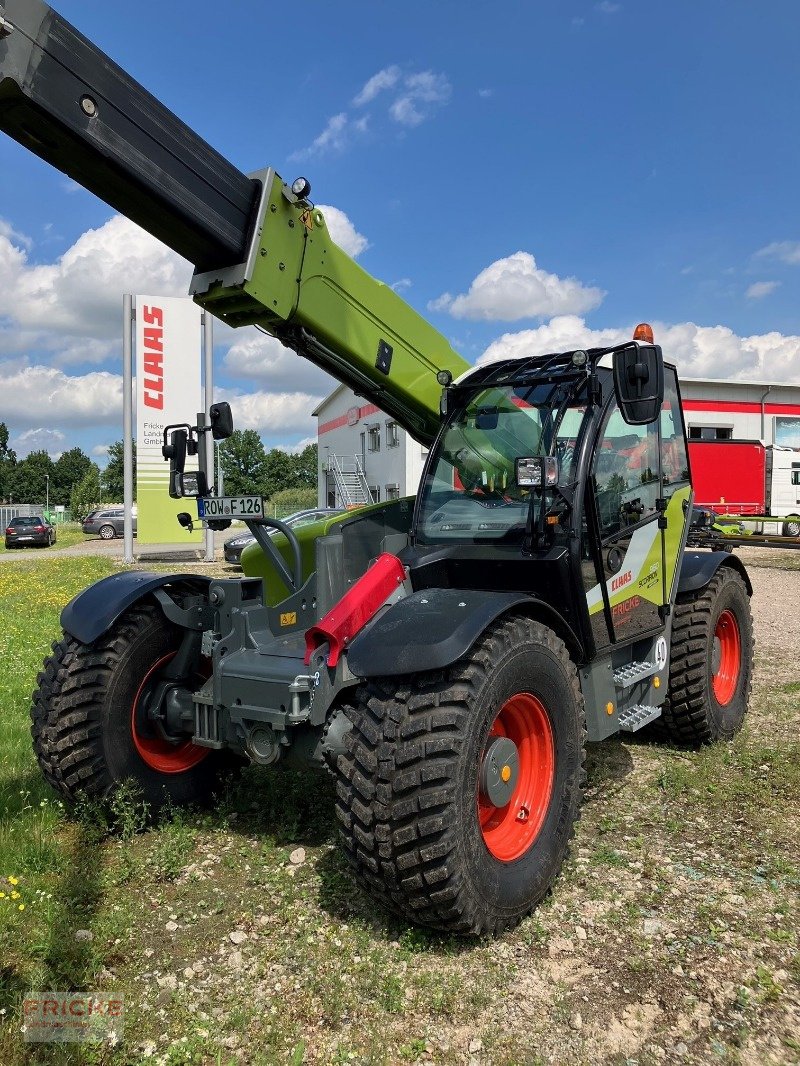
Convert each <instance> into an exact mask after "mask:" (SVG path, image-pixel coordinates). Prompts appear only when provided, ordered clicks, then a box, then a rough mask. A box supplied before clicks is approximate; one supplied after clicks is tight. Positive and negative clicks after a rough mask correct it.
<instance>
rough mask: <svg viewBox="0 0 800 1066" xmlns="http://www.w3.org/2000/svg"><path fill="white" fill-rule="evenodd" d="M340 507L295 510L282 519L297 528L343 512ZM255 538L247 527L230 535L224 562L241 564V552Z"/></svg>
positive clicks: (274, 531) (273, 532)
mask: <svg viewBox="0 0 800 1066" xmlns="http://www.w3.org/2000/svg"><path fill="white" fill-rule="evenodd" d="M343 513H344V512H343V510H342V509H341V508H335V507H320V508H318V509H316V510H309V511H297V512H295V514H290V515H289V516H288V517H287V518H284V519H283V521H284V522H285V523H286V524H287V526H291V528H292V529H297V528H298V527H299V526H308V525H311V523H312V522H319V521H320V520H321V519H323V518H333V516H334V515H337V514H343ZM277 532H278V531H277V529H270V530H268V533H269V535H270V536H273V535H274V534H275V533H277ZM255 539H256V538H255V537H254V536H253V534H252V533H251V532H250V530H249V529H245V530H243V531H242V532H241V533H236V534H235V535H234V536H232V537H228V539H227V540H226V541H225V545H224V551H225V562H226V563H233V565H234V566H241V565H242V552H243V551H244V549H245V548H246V547H247V546H248V545H249V544H252V543H253V541H254V540H255Z"/></svg>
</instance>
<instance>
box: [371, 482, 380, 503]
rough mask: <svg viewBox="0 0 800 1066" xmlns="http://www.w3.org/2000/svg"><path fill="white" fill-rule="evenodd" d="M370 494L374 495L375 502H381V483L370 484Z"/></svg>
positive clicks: (373, 500)
mask: <svg viewBox="0 0 800 1066" xmlns="http://www.w3.org/2000/svg"><path fill="white" fill-rule="evenodd" d="M369 494H370V496H371V497H372V502H373V503H380V502H381V487H380V485H370V487H369Z"/></svg>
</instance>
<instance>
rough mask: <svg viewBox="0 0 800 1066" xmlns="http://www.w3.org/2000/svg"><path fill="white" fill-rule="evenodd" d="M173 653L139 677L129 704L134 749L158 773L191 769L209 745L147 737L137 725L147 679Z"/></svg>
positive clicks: (184, 771) (172, 653)
mask: <svg viewBox="0 0 800 1066" xmlns="http://www.w3.org/2000/svg"><path fill="white" fill-rule="evenodd" d="M174 655H175V652H174V651H171V652H169V654H167V655H164V656H162V657H161V658H160V659H159V660H158V661H157V662H155V663H154V664H153V665H152V666H151V667H150V669H149V670H148V671H147V673H146V674H145V675H144V677H143V678H142V683H141V685H139V688H138V689H137V691H136V695H135V696H134V698H133V706H132V708H131V735H132V736H133V743H134V745H135V746H136V750H137V751H138V753H139V756H140V758H141V759H142V761H143V762H144V763H146V764H147V766H149V767H150V769H151V770H157V771H158V773H160V774H183V773H186V771H187V770H191V769H192V767H194V766H197V764H198V763H200V762H202V761H203V759H205V758H206V756H207V755H208V754H209V749H208V748H201V747H200V746H199V745H197V744H192V742H191V740H185V741H182V742H181V743H180V744H170V743H169V742H168V741H166V740H162V739H161V737H149V736H147V735H146V734H145V733H144V732H143V731H142V730H141V729H140V728H139V722H138V721H137V719H138V718H139V717H141V716H140V714H139V703H140V701H141V699H142V694H143V692H144V691H145V690H146V688H147V686H148V685H149V683H150V682H151V681H152V679H153V677H154V676H155V674H156V673H157V672H158V671H159V670H160V669H161V667H162V666H164V664H165V663H168V662H169V661H170V659H172V658H173V656H174Z"/></svg>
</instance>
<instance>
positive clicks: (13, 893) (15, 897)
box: [11, 892, 19, 899]
mask: <svg viewBox="0 0 800 1066" xmlns="http://www.w3.org/2000/svg"><path fill="white" fill-rule="evenodd" d="M11 898H12V899H19V892H12V893H11Z"/></svg>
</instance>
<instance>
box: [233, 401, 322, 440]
mask: <svg viewBox="0 0 800 1066" xmlns="http://www.w3.org/2000/svg"><path fill="white" fill-rule="evenodd" d="M323 395H324V393H320V394H319V395H316V396H312V395H309V394H308V393H306V392H251V393H247V394H244V393H240V392H238V391H237V390H235V389H215V390H214V399H215V400H218V401H220V400H227V401H228V403H229V404H230V405H231V408H232V410H233V424H234V426H235V427H236V428H237V429H255V430H258V432H259V433H264V434H272V435H274V434H279V433H303V434H305V435H306V436H309V437H310V436H312V435H313V434H314V433H316V419H314V418H312V416H311V412H312V411H313V410H314V408H315V407H316V406H317V404H318V403H319V402H320V401H321V400H322V397H323Z"/></svg>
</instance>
